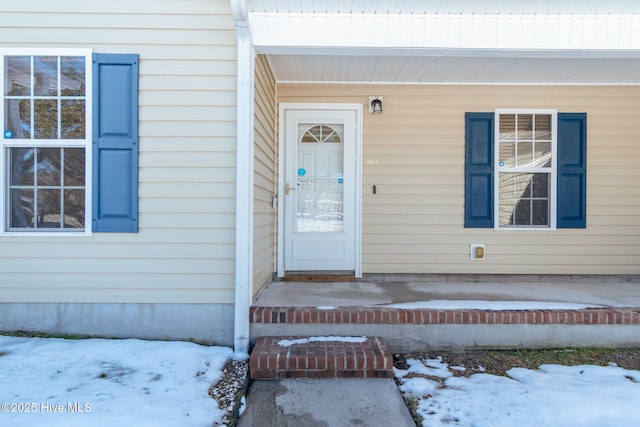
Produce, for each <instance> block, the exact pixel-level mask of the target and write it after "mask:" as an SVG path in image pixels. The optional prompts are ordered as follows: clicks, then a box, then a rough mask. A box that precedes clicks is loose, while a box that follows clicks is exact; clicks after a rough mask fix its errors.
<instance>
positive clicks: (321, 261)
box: [281, 109, 360, 271]
mask: <svg viewBox="0 0 640 427" xmlns="http://www.w3.org/2000/svg"><path fill="white" fill-rule="evenodd" d="M357 123H358V112H357V111H356V110H337V111H336V110H306V109H305V110H300V109H286V110H285V140H284V143H285V148H284V150H285V158H284V163H285V165H284V177H283V179H282V186H281V191H282V193H281V194H282V196H283V198H284V269H285V270H286V271H342V270H347V271H356V270H357V268H356V253H357V250H356V241H357V239H356V228H357V227H356V215H357V213H358V212H359V209H357V207H356V203H357V191H356V188H357V187H356V185H357V184H358V182H359V176H358V175H359V170H360V169H359V164H358V163H357V155H356V154H357V152H358V151H359V149H358V142H357V141H358V134H357V129H356V125H357ZM358 241H359V239H358Z"/></svg>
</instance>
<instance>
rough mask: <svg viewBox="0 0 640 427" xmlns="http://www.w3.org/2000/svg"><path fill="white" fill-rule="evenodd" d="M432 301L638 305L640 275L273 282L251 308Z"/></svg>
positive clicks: (372, 277)
mask: <svg viewBox="0 0 640 427" xmlns="http://www.w3.org/2000/svg"><path fill="white" fill-rule="evenodd" d="M434 300H437V301H442V300H445V301H462V300H464V301H528V302H531V306H532V308H536V307H535V302H560V303H571V304H583V305H600V306H608V307H640V275H629V276H577V275H559V276H536V275H524V276H494V275H491V276H485V275H424V276H410V275H406V276H403V275H368V276H365V278H364V279H363V280H359V281H356V282H273V283H271V284H270V285H269V286H268V287H267V288H266V289H264V290H263V291H262V293H261V294H260V295H259V297H258V298H257V300H256V301H254V303H253V306H256V307H261V306H263V307H318V306H378V305H387V304H400V303H408V302H418V301H434ZM478 308H480V307H478Z"/></svg>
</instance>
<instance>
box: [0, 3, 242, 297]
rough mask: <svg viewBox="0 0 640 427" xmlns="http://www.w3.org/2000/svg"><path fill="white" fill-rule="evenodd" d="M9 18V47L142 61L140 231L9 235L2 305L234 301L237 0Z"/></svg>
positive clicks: (0, 265)
mask: <svg viewBox="0 0 640 427" xmlns="http://www.w3.org/2000/svg"><path fill="white" fill-rule="evenodd" d="M33 11H38V12H33ZM0 14H1V15H2V17H3V22H5V23H10V24H9V25H4V30H3V31H2V33H0V46H3V47H55V48H66V47H74V48H92V49H93V51H94V52H99V53H138V54H139V55H140V92H139V103H140V110H139V114H140V162H139V171H140V179H139V201H140V209H139V210H140V216H139V226H140V230H139V233H135V234H119V233H114V234H111V233H95V234H93V235H92V236H87V237H75V238H70V237H57V238H47V237H36V236H33V237H12V236H2V237H1V238H0V294H1V295H2V296H3V301H5V302H11V301H29V302H59V301H64V302H145V303H146V302H148V303H151V302H171V303H233V301H234V268H235V267H234V266H235V261H234V247H235V244H234V235H235V231H234V227H235V146H236V141H235V134H236V130H235V126H236V125H235V114H236V113H235V111H236V80H235V74H236V46H235V44H236V41H235V40H236V36H235V30H234V26H233V18H232V16H231V9H230V5H229V2H228V1H225V0H186V1H180V2H175V1H158V2H148V1H144V0H131V1H127V2H117V7H116V6H115V4H114V3H113V2H85V1H80V0H61V1H57V2H55V4H53V3H51V2H48V1H43V0H36V1H32V2H29V3H28V4H26V3H20V2H17V3H16V2H13V3H12V2H3V3H2V4H1V5H0Z"/></svg>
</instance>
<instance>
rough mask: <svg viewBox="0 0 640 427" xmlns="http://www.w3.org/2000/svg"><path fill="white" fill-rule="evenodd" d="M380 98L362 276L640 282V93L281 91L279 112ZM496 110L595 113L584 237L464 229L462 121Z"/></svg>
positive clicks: (369, 135) (370, 133)
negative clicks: (476, 247)
mask: <svg viewBox="0 0 640 427" xmlns="http://www.w3.org/2000/svg"><path fill="white" fill-rule="evenodd" d="M371 95H378V96H383V98H384V106H383V113H382V114H380V115H372V114H367V113H365V115H364V137H363V138H364V147H363V160H362V163H363V169H364V171H363V207H362V211H363V214H362V217H363V237H362V239H363V271H364V273H479V274H482V273H489V274H501V273H502V274H520V273H522V274H536V273H539V274H638V273H640V186H639V185H638V183H639V182H640V170H639V169H638V167H637V165H638V164H640V145H638V144H637V135H639V134H640V123H639V122H638V120H636V117H637V116H638V114H640V87H638V86H627V87H613V86H609V87H604V86H565V87H562V86H490V85H486V86H472V85H465V86H448V85H442V86H437V85H429V86H426V85H422V86H419V85H413V86H411V85H365V84H363V85H304V84H298V85H295V84H292V85H287V84H280V85H278V102H334V103H340V102H342V103H354V102H362V103H364V104H366V103H367V102H368V97H369V96H371ZM497 108H550V109H557V110H558V111H559V112H586V113H587V135H588V136H587V227H586V229H562V230H561V229H558V230H553V231H550V230H547V231H543V230H536V231H525V230H494V229H478V228H467V229H465V228H464V161H465V152H464V144H465V137H464V134H465V128H464V126H465V125H464V114H465V112H483V111H484V112H493V111H494V110H495V109H497ZM374 185H375V186H376V190H377V191H376V193H377V194H373V192H372V187H373V186H374ZM470 244H485V245H486V259H485V260H484V261H475V260H474V261H472V260H470V255H469V253H470V246H469V245H470Z"/></svg>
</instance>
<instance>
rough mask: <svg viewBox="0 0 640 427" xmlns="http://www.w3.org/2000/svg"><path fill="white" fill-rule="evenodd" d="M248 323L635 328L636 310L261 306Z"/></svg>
mask: <svg viewBox="0 0 640 427" xmlns="http://www.w3.org/2000/svg"><path fill="white" fill-rule="evenodd" d="M250 321H251V323H252V324H280V325H282V324H313V325H317V324H340V325H344V324H359V325H447V324H453V325H456V324H457V325H473V324H475V325H483V324H495V325H509V324H533V325H544V324H546V325H638V324H640V309H639V308H637V307H604V308H584V309H554V310H548V309H528V310H504V309H498V310H486V309H430V308H388V307H378V306H372V307H357V306H350V307H349V306H345V307H324V308H318V307H262V306H257V307H256V306H253V307H251V311H250Z"/></svg>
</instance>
